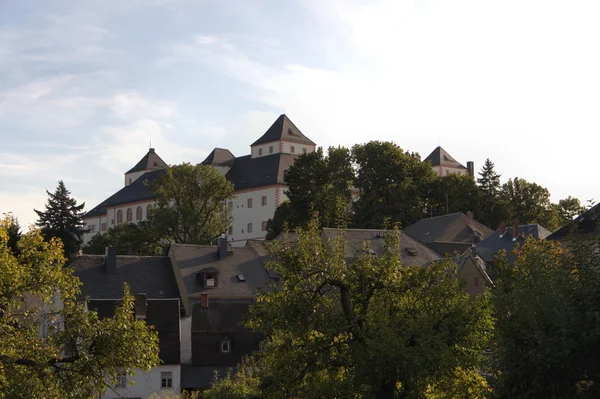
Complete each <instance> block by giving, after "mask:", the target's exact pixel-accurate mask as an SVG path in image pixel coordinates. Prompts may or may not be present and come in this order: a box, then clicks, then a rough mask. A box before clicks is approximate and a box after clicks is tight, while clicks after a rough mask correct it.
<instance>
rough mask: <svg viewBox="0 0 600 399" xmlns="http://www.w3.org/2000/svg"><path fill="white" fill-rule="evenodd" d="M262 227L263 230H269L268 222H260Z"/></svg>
mask: <svg viewBox="0 0 600 399" xmlns="http://www.w3.org/2000/svg"><path fill="white" fill-rule="evenodd" d="M260 229H261V230H262V231H267V222H261V223H260Z"/></svg>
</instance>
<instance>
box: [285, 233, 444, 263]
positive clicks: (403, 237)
mask: <svg viewBox="0 0 600 399" xmlns="http://www.w3.org/2000/svg"><path fill="white" fill-rule="evenodd" d="M340 231H341V230H338V229H330V228H325V229H323V233H322V237H323V238H324V239H329V240H334V239H335V238H336V237H337V236H338V234H339V233H340ZM385 232H386V231H385V230H376V229H347V230H346V237H347V245H346V259H347V260H348V262H350V261H352V259H354V258H355V256H356V254H357V252H358V251H360V250H361V249H362V246H363V243H364V242H365V241H369V242H370V244H371V250H372V251H373V252H374V253H375V254H377V255H379V254H381V253H382V252H383V243H384V238H383V236H384V234H385ZM290 239H291V238H290ZM415 254H416V255H415ZM400 255H401V256H402V263H403V264H404V265H406V266H427V265H429V264H430V263H431V262H435V261H438V260H441V259H442V256H441V255H440V254H439V253H437V252H436V251H434V250H433V249H431V248H429V247H427V246H426V245H423V243H421V242H419V241H417V240H416V239H414V238H413V237H411V236H410V235H409V234H407V233H406V232H404V231H400Z"/></svg>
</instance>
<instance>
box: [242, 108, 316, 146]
mask: <svg viewBox="0 0 600 399" xmlns="http://www.w3.org/2000/svg"><path fill="white" fill-rule="evenodd" d="M279 140H284V141H291V142H294V143H300V144H310V145H316V144H315V143H314V142H313V141H312V140H311V139H309V138H308V137H306V136H305V135H304V134H302V132H301V131H300V129H298V128H297V127H296V125H294V123H293V122H292V121H291V120H290V119H289V118H288V117H287V116H286V115H285V114H284V115H280V116H279V118H277V120H276V121H275V122H273V124H272V125H271V127H270V128H269V130H267V131H266V132H265V134H263V135H262V136H261V137H260V138H259V139H258V140H256V141H255V142H254V143H252V145H253V146H255V145H257V144H262V143H268V142H271V141H279Z"/></svg>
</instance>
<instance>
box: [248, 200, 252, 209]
mask: <svg viewBox="0 0 600 399" xmlns="http://www.w3.org/2000/svg"><path fill="white" fill-rule="evenodd" d="M248 208H252V198H248Z"/></svg>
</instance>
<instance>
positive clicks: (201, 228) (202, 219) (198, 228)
mask: <svg viewBox="0 0 600 399" xmlns="http://www.w3.org/2000/svg"><path fill="white" fill-rule="evenodd" d="M150 190H151V191H152V193H153V195H154V199H155V201H156V206H155V207H154V208H153V209H152V211H151V212H150V217H149V219H150V220H151V223H152V224H153V225H154V226H156V229H157V231H162V232H164V233H165V235H166V238H167V239H169V240H172V241H173V242H176V243H180V244H207V243H210V242H211V241H213V240H214V239H216V238H217V237H218V236H219V235H221V234H223V233H225V231H226V230H227V228H228V227H229V225H230V224H231V220H232V219H231V212H232V210H231V208H230V207H229V206H227V201H228V200H231V199H233V192H234V191H233V185H232V184H231V182H229V181H227V180H226V179H225V176H224V175H223V174H222V173H220V172H219V171H217V170H215V169H214V168H212V167H211V166H208V165H196V166H193V165H190V164H189V163H183V164H181V165H174V166H170V167H169V168H167V169H166V171H165V173H164V174H163V175H162V176H161V177H159V178H158V179H157V180H155V181H154V182H153V183H152V184H151V185H150Z"/></svg>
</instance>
